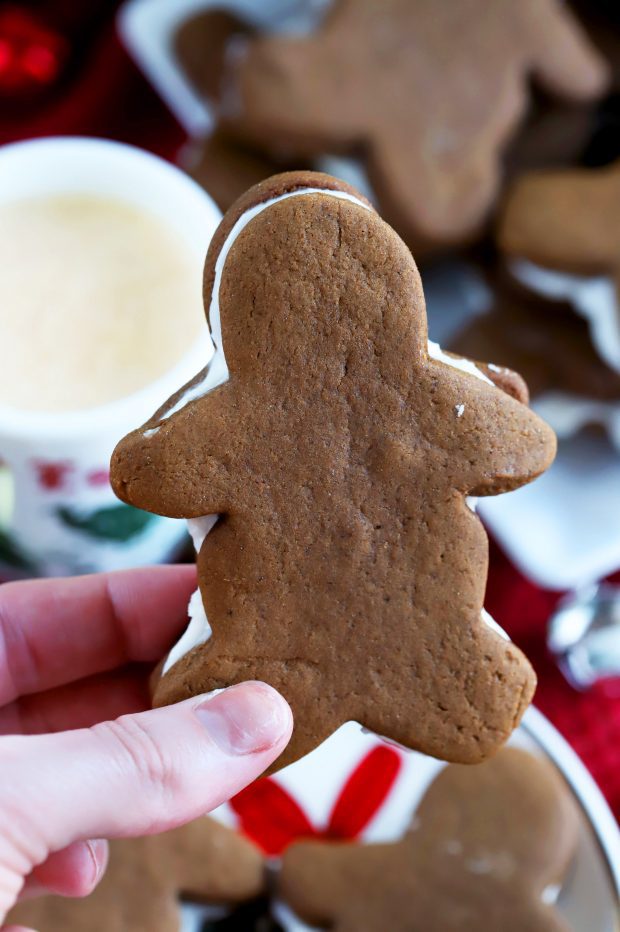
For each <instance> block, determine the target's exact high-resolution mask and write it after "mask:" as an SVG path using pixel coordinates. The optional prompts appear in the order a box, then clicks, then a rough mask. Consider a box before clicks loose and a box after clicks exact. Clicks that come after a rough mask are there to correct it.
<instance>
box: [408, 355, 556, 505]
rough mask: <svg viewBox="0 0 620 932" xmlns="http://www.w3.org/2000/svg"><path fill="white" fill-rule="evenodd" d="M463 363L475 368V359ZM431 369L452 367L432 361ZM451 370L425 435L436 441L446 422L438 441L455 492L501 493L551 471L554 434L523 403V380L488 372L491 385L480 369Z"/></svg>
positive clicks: (438, 393) (506, 372)
mask: <svg viewBox="0 0 620 932" xmlns="http://www.w3.org/2000/svg"><path fill="white" fill-rule="evenodd" d="M463 362H464V363H466V364H467V365H476V364H472V362H471V360H464V361H463ZM428 365H429V371H430V373H431V377H432V373H433V371H434V370H435V369H436V367H438V366H442V367H446V368H448V366H447V365H446V363H445V362H440V361H438V360H433V359H429V362H428ZM449 369H450V374H449V378H444V379H442V380H441V381H440V383H439V384H440V386H441V388H440V389H439V390H435V392H434V404H433V406H432V407H431V408H430V409H429V410H428V411H427V412H425V415H424V418H425V423H424V432H425V434H426V435H427V436H428V437H435V438H436V435H437V432H436V424H437V420H438V419H441V420H442V422H443V423H444V425H445V427H446V429H445V430H444V431H443V432H442V435H441V440H440V441H439V442H440V444H441V446H442V447H443V448H444V450H445V456H446V468H447V469H448V470H450V471H453V481H454V488H456V490H457V491H458V492H461V493H462V494H465V495H498V494H500V493H502V492H509V491H511V490H512V489H517V488H519V487H520V486H522V485H525V484H526V483H528V482H531V481H532V480H533V479H535V478H536V477H537V476H539V475H540V474H541V473H543V472H544V471H545V470H546V469H548V467H549V466H550V465H551V463H552V462H553V458H554V456H555V451H556V439H555V434H554V433H553V431H552V430H551V428H550V427H549V426H548V425H547V424H545V422H544V421H543V420H541V418H539V417H538V415H536V414H535V413H534V412H533V411H532V410H530V408H529V407H528V406H527V405H526V404H524V403H523V401H521V400H518V399H519V398H520V396H522V391H523V388H522V385H523V383H522V382H521V380H519V379H518V377H517V376H516V375H515V374H513V373H510V370H501V369H500V370H498V371H493V370H490V371H489V370H488V368H487V372H489V375H492V376H493V380H492V381H493V383H495V384H489V381H490V380H488V378H486V379H485V378H484V374H483V373H482V372H480V371H479V370H478V372H479V376H476V375H473V374H471V373H470V372H468V371H461V370H459V369H458V368H454V367H453V366H452V365H450V366H449ZM476 369H477V366H476ZM498 385H499V386H501V387H497V386H498ZM513 395H516V397H513ZM434 442H435V443H436V442H437V440H435V441H434Z"/></svg>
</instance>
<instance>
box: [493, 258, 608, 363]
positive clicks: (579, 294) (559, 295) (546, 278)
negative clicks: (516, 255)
mask: <svg viewBox="0 0 620 932" xmlns="http://www.w3.org/2000/svg"><path fill="white" fill-rule="evenodd" d="M510 271H511V273H512V274H513V275H514V277H515V278H516V279H517V281H519V282H521V284H522V285H525V286H526V287H527V288H530V289H531V290H532V291H535V292H536V293H537V294H540V295H542V296H543V297H545V298H550V299H551V300H555V301H569V302H570V303H571V304H572V306H573V307H574V309H575V311H576V312H577V313H578V314H579V315H580V316H581V317H583V318H585V320H587V322H588V325H589V328H590V335H591V337H592V342H593V343H594V346H595V348H596V351H597V352H598V354H599V356H600V357H601V359H603V360H604V361H605V362H606V363H607V365H608V366H609V367H610V368H611V369H614V370H615V371H616V372H620V308H619V307H618V296H617V294H616V286H615V284H614V282H613V280H612V279H611V278H608V277H606V276H596V277H584V276H580V275H568V274H567V273H566V272H555V271H552V270H551V269H545V268H542V267H541V266H538V265H534V263H532V262H528V261H527V260H526V259H515V260H513V261H512V262H511V263H510Z"/></svg>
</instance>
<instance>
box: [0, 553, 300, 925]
mask: <svg viewBox="0 0 620 932" xmlns="http://www.w3.org/2000/svg"><path fill="white" fill-rule="evenodd" d="M195 587H196V572H195V568H194V567H191V566H176V567H173V566H171V567H158V568H153V569H144V570H131V571H129V572H124V573H111V574H106V575H100V576H84V577H81V578H76V579H58V580H51V579H50V580H37V581H34V582H19V583H9V584H6V585H3V586H0V774H1V776H0V922H1V921H2V920H3V918H5V917H6V914H7V912H8V910H9V909H10V908H11V907H12V906H13V904H14V903H15V902H16V901H17V900H18V899H20V898H22V897H25V896H30V895H34V894H36V893H39V892H47V891H52V892H54V893H61V894H64V895H67V896H81V895H84V894H86V893H89V892H90V891H91V890H92V889H93V888H94V887H95V885H96V884H97V882H98V880H99V879H100V877H101V876H102V874H103V871H104V870H105V864H106V859H107V844H106V842H105V841H103V840H101V839H105V838H107V837H114V838H116V837H124V836H134V835H143V834H150V833H152V832H159V831H163V830H165V829H168V828H172V827H174V826H176V825H179V824H180V823H182V822H186V821H189V820H190V819H193V818H195V817H197V816H199V815H201V814H203V813H205V812H208V811H209V810H211V809H213V808H215V807H216V806H218V805H219V804H220V803H222V802H224V801H225V800H227V799H228V798H229V797H230V796H233V795H234V794H235V793H237V792H238V791H239V790H241V789H242V788H243V787H244V786H246V785H247V784H248V783H250V782H251V781H252V780H253V779H254V778H255V777H257V776H259V775H260V773H261V772H262V771H263V770H265V769H266V768H267V767H268V766H269V764H270V763H271V762H272V761H273V760H274V759H275V758H276V757H277V756H278V755H279V754H280V753H281V751H282V750H283V748H284V747H285V746H286V743H287V741H288V740H289V737H290V733H291V728H292V718H291V713H290V709H289V707H288V705H287V704H286V702H285V701H284V699H282V697H281V696H279V694H278V693H276V692H275V690H273V689H271V687H269V686H266V685H265V684H262V683H244V684H241V685H239V686H233V687H231V688H230V689H228V690H224V691H222V692H220V693H215V694H211V695H210V696H199V697H194V698H193V699H188V700H186V701H185V702H181V703H179V704H177V705H175V706H168V707H167V708H162V709H156V710H151V711H145V710H147V709H149V694H148V676H149V673H150V672H151V670H152V667H153V664H154V663H155V662H156V661H158V660H159V659H160V658H161V657H162V656H163V655H164V654H165V653H166V651H167V650H168V649H169V647H170V645H171V643H172V642H173V641H174V639H175V638H176V637H178V635H179V634H180V632H181V630H182V628H183V625H184V624H185V623H186V608H187V602H188V599H189V596H190V594H191V592H192V591H193V590H194V589H195ZM3 930H4V932H8V927H7V928H4V927H3ZM12 932H16V930H15V928H14V927H12Z"/></svg>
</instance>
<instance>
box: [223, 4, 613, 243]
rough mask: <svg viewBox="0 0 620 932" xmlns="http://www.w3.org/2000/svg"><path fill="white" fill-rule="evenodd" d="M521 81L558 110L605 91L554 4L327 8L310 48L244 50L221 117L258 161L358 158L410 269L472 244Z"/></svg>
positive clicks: (601, 73) (497, 173)
mask: <svg viewBox="0 0 620 932" xmlns="http://www.w3.org/2000/svg"><path fill="white" fill-rule="evenodd" d="M530 77H533V78H534V79H536V80H537V82H538V83H539V84H540V85H541V86H543V87H544V88H545V89H546V90H547V91H549V92H550V93H551V94H552V95H557V96H559V97H561V98H564V99H567V100H572V101H587V100H594V99H596V98H598V97H599V96H600V95H601V94H602V93H603V91H604V89H605V86H606V83H607V66H606V63H605V61H604V59H603V58H602V57H601V56H600V55H599V53H598V52H597V51H596V50H595V49H594V47H593V46H592V45H591V44H590V42H589V41H588V39H587V37H586V35H585V33H584V32H583V31H582V30H581V28H580V26H579V24H578V23H577V21H576V20H575V19H574V18H573V16H572V14H571V13H570V11H569V9H568V8H567V6H565V5H564V4H562V3H560V2H558V0H523V2H520V3H514V2H512V0H460V2H459V3H439V4H437V3H433V2H431V0H420V2H412V0H335V2H334V3H333V4H332V5H331V6H330V7H329V8H328V11H327V14H326V16H325V18H324V20H323V22H322V24H321V26H320V27H319V28H318V29H317V30H316V31H314V32H313V33H312V34H310V35H305V36H298V35H297V36H283V35H266V36H264V35H263V36H258V37H256V38H254V39H252V40H251V41H250V42H249V43H248V45H247V47H246V49H245V52H244V53H243V54H242V55H240V56H238V57H236V58H235V61H234V62H233V63H232V65H231V68H230V71H229V76H228V79H227V87H228V91H227V95H226V97H225V98H224V100H223V104H222V110H221V116H222V119H223V121H224V122H225V123H226V125H228V126H229V127H231V128H232V129H234V130H235V131H236V132H237V133H238V134H239V135H240V136H241V137H242V138H243V139H245V140H249V141H252V142H253V143H254V144H258V145H261V146H262V147H263V148H264V149H265V150H266V151H268V152H270V153H272V154H280V153H282V152H285V153H287V154H289V155H290V154H295V155H297V156H299V157H304V158H307V157H309V156H319V155H323V154H325V153H343V152H346V153H354V154H357V155H359V156H360V157H361V158H362V160H363V161H364V164H365V166H366V169H367V171H368V175H369V178H370V184H371V187H372V189H373V190H374V191H375V194H376V197H377V202H378V205H379V209H380V212H381V213H382V215H383V216H384V217H385V219H386V220H387V221H388V222H389V223H391V224H392V225H393V226H394V228H395V229H396V230H397V231H398V232H399V233H400V235H401V236H402V237H403V238H404V239H405V241H406V242H407V243H408V244H409V246H410V247H411V248H412V249H413V250H414V252H415V254H416V256H418V257H420V255H421V254H422V251H425V252H431V251H436V250H439V249H445V248H446V247H448V246H451V245H454V244H458V243H461V242H463V241H466V240H469V239H471V238H472V237H473V236H474V235H476V233H478V232H479V230H480V228H481V226H482V225H483V223H484V221H485V218H486V216H487V215H488V213H489V210H490V208H491V206H492V204H493V202H494V199H495V196H496V194H497V190H498V186H499V183H500V178H501V169H500V163H501V155H502V152H503V150H504V148H505V146H506V144H507V142H508V140H509V139H510V138H511V136H512V134H513V133H514V131H515V130H516V128H517V127H518V125H519V123H520V121H521V119H522V117H523V113H524V111H525V109H526V107H527V104H528V92H527V81H528V78H530Z"/></svg>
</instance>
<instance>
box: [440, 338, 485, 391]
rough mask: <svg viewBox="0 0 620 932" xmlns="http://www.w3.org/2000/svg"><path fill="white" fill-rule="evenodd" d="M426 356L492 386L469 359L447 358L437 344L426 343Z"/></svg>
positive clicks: (460, 357) (459, 357)
mask: <svg viewBox="0 0 620 932" xmlns="http://www.w3.org/2000/svg"><path fill="white" fill-rule="evenodd" d="M428 355H429V356H430V357H431V359H436V360H437V361H438V362H443V363H445V364H446V366H451V367H452V368H453V369H458V370H459V371H460V372H467V373H469V375H473V376H475V377H476V378H477V379H480V380H481V381H482V382H487V383H488V384H489V385H493V382H492V381H491V379H489V378H488V377H487V376H486V375H485V374H484V372H481V371H480V369H479V368H478V366H477V365H476V364H475V363H473V362H472V361H471V359H464V358H463V357H462V356H456V357H455V356H449V355H448V354H447V353H444V351H443V350H442V348H441V346H440V345H439V343H433V341H432V340H429V341H428Z"/></svg>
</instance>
